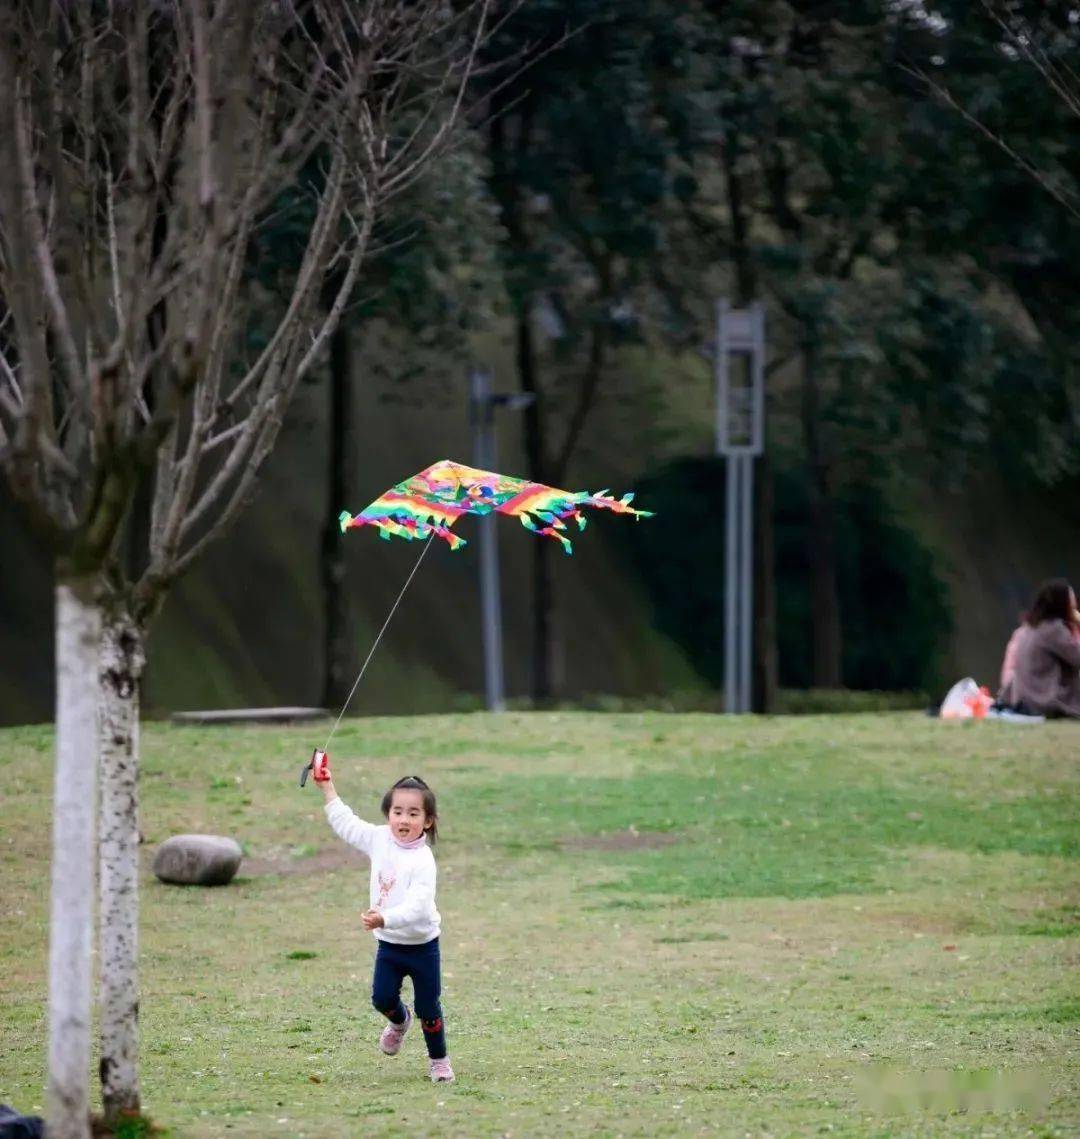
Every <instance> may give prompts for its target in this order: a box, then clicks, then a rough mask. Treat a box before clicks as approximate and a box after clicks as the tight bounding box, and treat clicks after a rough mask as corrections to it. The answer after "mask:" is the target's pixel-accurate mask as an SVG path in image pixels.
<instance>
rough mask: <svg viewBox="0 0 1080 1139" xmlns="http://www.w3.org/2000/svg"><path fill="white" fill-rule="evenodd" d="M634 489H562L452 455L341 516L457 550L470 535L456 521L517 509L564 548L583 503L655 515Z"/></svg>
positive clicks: (581, 523)
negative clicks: (637, 501)
mask: <svg viewBox="0 0 1080 1139" xmlns="http://www.w3.org/2000/svg"><path fill="white" fill-rule="evenodd" d="M633 498H634V496H633V494H624V495H623V496H622V498H614V497H613V496H611V495H609V494H608V492H607V491H606V490H602V491H599V492H597V493H596V494H589V493H588V491H584V490H582V491H572V490H559V489H558V488H557V487H553V486H544V484H543V483H538V482H528V481H527V480H526V479H514V478H510V477H509V476H507V475H499V474H496V473H495V472H494V471H478V470H477V469H476V468H475V467H466V466H465V465H464V464H463V463H455V462H452V461H451V460H450V459H442V460H441V461H440V462H438V463H435V464H433V465H432V466H430V467H428V468H427V470H424V471H421V472H420V473H419V474H416V475H413V476H412V478H408V479H406V480H405V481H404V482H400V483H398V484H397V486H394V487H391V488H390V489H389V490H388V491H387V492H386V493H385V494H383V495H380V497H379V498H377V499H376V500H375V501H374V502H373V503H372V504H371V505H370V506H367V507H365V508H364V509H363V510H361V511H360V513H359V514H349V513H348V511H343V512H342V513H341V515H340V516H339V521H340V523H341V529H342V532H344V531H346V530H351V529H352V528H353V527H354V526H377V527H378V528H379V537H380V538H385V539H387V540H389V538H390V536H391V535H397V536H398V537H399V538H408V539H409V540H410V541H411V540H412V539H414V538H429V537H431V535H432V534H437V535H438V536H439V537H440V538H442V539H443V541H444V542H448V543H449V545H450V548H451V549H452V550H456V549H458V548H459V547H461V546H464V545H465V539H464V538H461V537H459V536H458V535H457V534H452V533H451V532H450V527H451V526H453V525H454V523H455V522H456V521H457V520H458V519H459V518H460V517H461V516H462V515H463V514H490V513H491V512H492V511H497V512H498V513H500V514H516V515H517V516H518V518H520V519H521V524H522V526H524V527H525V528H526V529H527V530H532V531H533V532H534V533H536V534H542V535H545V536H546V537H549V538H556V539H558V541H560V542H562V544H563V549H564V550H565V551H566V552H567V553H568V554H572V553H573V552H574V551H573V548H572V546H571V545H570V540H569V538H567V537H566V535H565V534H564V533H563V531H565V530H566V522H565V519H568V518H573V519H574V520H575V521H576V522H577V524H578V529H579V530H584V529H585V521H586V519H585V516H584V515H583V514H582V513H581V508H582V507H583V506H594V507H599V508H600V509H603V510H612V511H614V512H615V513H616V514H633V515H634V516H635V517H638V518H649V517H651V516H652V511H650V510H635V509H634V508H633V507H632V506H631V505H630V503H631V502H632V501H633Z"/></svg>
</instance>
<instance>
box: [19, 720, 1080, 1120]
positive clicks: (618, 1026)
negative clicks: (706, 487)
mask: <svg viewBox="0 0 1080 1139" xmlns="http://www.w3.org/2000/svg"><path fill="white" fill-rule="evenodd" d="M325 732H326V728H325V726H320V727H318V729H316V728H315V727H311V726H309V727H305V728H289V729H278V728H273V729H271V728H231V729H225V728H222V729H206V728H187V727H185V728H178V727H172V726H168V725H165V724H148V725H146V726H145V729H144V736H143V753H144V764H143V766H144V771H143V780H142V794H143V809H142V830H143V834H144V836H145V839H146V845H145V847H144V858H145V862H144V867H145V869H144V874H143V887H142V932H141V938H142V1087H143V1096H144V1106H145V1109H146V1111H147V1112H148V1113H149V1114H150V1115H152V1116H153V1117H154V1118H155V1119H156V1120H157V1121H159V1122H160V1123H161V1124H162V1125H163V1126H165V1127H167V1128H168V1130H169V1134H170V1135H171V1136H175V1137H192V1139H196V1137H210V1136H252V1137H255V1136H291V1137H296V1136H308V1137H326V1139H330V1137H338V1136H341V1137H344V1136H358V1135H372V1134H374V1135H423V1134H438V1135H461V1136H496V1135H511V1136H543V1135H553V1136H554V1135H560V1136H561V1135H609V1136H617V1135H627V1136H629V1135H640V1136H653V1135H690V1134H698V1133H720V1134H727V1135H739V1136H742V1135H752V1136H759V1135H818V1134H832V1135H871V1136H886V1135H888V1136H892V1135H897V1136H899V1135H910V1136H916V1135H918V1136H938V1135H943V1136H958V1135H971V1136H998V1135H1000V1136H1013V1135H1028V1134H1031V1135H1036V1136H1065V1135H1074V1134H1077V1131H1078V1129H1080V1096H1078V1094H1077V1087H1076V1076H1077V1065H1076V1061H1077V1047H1078V1038H1077V1031H1076V1030H1077V1021H1078V1018H1080V999H1078V991H1077V985H1076V976H1077V974H1076V971H1075V967H1076V964H1077V953H1076V945H1077V942H1076V940H1075V939H1074V938H1075V934H1076V933H1077V930H1078V929H1080V921H1078V915H1080V910H1078V902H1080V882H1078V879H1077V874H1076V857H1077V849H1078V837H1080V828H1078V826H1077V805H1078V797H1077V782H1078V779H1077V767H1078V762H1080V727H1078V726H1077V725H1075V724H1048V725H1046V726H1043V727H1038V728H1030V727H1016V726H1012V725H1005V724H994V723H990V724H967V725H962V724H942V723H940V722H938V721H934V720H929V719H927V718H926V717H924V716H921V715H918V714H912V713H894V714H888V715H865V716H833V717H813V716H811V717H797V718H796V717H791V718H778V719H772V720H751V719H746V720H741V719H739V720H735V719H731V720H729V719H725V718H722V717H713V716H707V715H674V714H671V715H662V714H640V715H636V714H635V715H630V714H626V715H602V714H589V713H550V714H543V713H531V714H526V713H522V714H516V713H515V714H507V715H504V716H502V717H490V716H486V715H480V714H477V715H468V716H432V717H412V718H397V719H389V718H387V719H368V720H362V721H352V722H346V723H345V724H344V725H343V727H342V728H341V729H340V730H339V732H338V735H337V737H336V738H335V741H334V744H333V746H332V748H331V752H332V754H333V759H334V769H335V779H336V782H337V785H338V788H339V790H340V791H341V793H342V796H343V798H345V800H346V801H347V802H348V803H349V804H350V805H351V806H352V807H353V808H354V809H355V810H357V812H358V813H360V814H364V815H366V816H367V817H369V818H371V817H374V816H375V814H376V812H377V809H378V801H379V798H380V796H381V794H382V792H383V791H384V790H385V788H386V787H387V786H388V785H389V783H390V782H391V781H392V780H393V779H395V778H397V777H399V776H400V775H404V774H413V773H415V774H419V775H422V776H423V777H424V778H425V779H427V780H428V781H429V782H430V783H431V784H432V786H433V787H434V788H435V790H436V791H437V792H438V794H439V803H440V809H441V814H442V818H441V821H440V831H441V833H442V836H443V837H442V841H441V842H440V845H439V848H438V852H437V853H438V859H439V869H440V873H439V908H440V910H441V912H442V914H443V938H442V946H443V968H444V977H443V984H444V1009H445V1012H446V1017H447V1027H448V1032H449V1040H450V1049H451V1056H452V1058H453V1061H454V1066H455V1068H456V1071H457V1074H458V1081H457V1083H456V1084H454V1085H452V1086H440V1087H433V1086H432V1085H431V1084H429V1083H428V1082H427V1080H426V1064H425V1061H424V1052H423V1044H422V1041H421V1040H420V1039H419V1034H416V1035H415V1036H414V1035H412V1034H410V1037H409V1038H408V1039H407V1041H406V1044H405V1048H404V1049H403V1051H402V1054H401V1055H400V1056H398V1057H396V1058H394V1059H390V1058H387V1057H385V1056H383V1055H381V1054H380V1053H379V1052H378V1050H377V1048H376V1043H375V1042H376V1039H377V1037H378V1033H379V1031H380V1029H381V1027H382V1024H381V1022H380V1018H379V1017H378V1016H377V1015H376V1014H375V1013H374V1012H373V1011H372V1010H371V1008H370V1005H369V999H368V994H369V986H370V973H371V963H372V957H373V943H372V938H371V936H370V935H368V934H365V933H364V932H363V931H362V930H361V928H360V923H359V913H360V911H361V909H362V908H364V906H365V905H366V897H367V873H366V864H365V863H364V861H363V859H362V858H361V856H359V855H358V854H356V853H355V852H353V851H351V850H350V849H349V848H347V847H345V846H344V844H342V843H340V842H339V841H338V840H337V839H336V838H335V837H334V835H333V834H332V832H331V831H330V829H329V827H328V826H327V825H326V823H325V820H324V817H323V814H322V809H321V798H320V796H319V795H318V792H317V791H316V790H314V789H313V788H311V787H310V785H309V787H308V788H307V790H305V791H303V792H301V791H300V790H299V788H298V787H297V785H296V776H297V773H298V770H299V768H300V766H301V764H302V762H303V760H304V759H305V758H306V756H307V755H309V754H310V750H311V747H312V746H313V745H315V744H319V745H321V744H322V742H323V739H324V737H325ZM51 747H52V741H51V732H50V731H49V730H47V729H45V728H20V729H8V730H5V731H3V732H0V778H2V781H3V787H4V792H3V798H2V800H0V836H2V838H0V859H2V874H3V878H2V881H3V890H2V894H0V921H2V926H0V930H2V932H0V1024H2V1028H3V1033H2V1039H0V1100H2V1101H4V1102H7V1103H12V1104H14V1105H16V1106H17V1107H18V1108H19V1109H20V1110H24V1111H30V1110H37V1109H40V1105H41V1104H42V1103H43V1083H44V1045H45V1019H44V1015H45V1014H44V1008H45V997H46V992H45V976H46V955H47V922H46V915H47V893H48V861H49V845H50V842H49V811H50V771H51ZM181 831H206V832H214V833H221V834H228V835H232V836H233V837H235V838H236V839H237V840H238V841H239V842H240V843H241V844H242V845H243V847H244V850H245V854H246V855H247V858H246V860H245V863H244V866H243V867H242V868H241V872H240V876H239V877H238V878H237V879H236V880H235V881H234V882H233V884H232V885H230V886H228V887H225V888H220V889H215V890H200V889H183V888H177V887H168V886H164V885H162V884H160V883H159V882H157V880H156V879H154V878H153V876H152V875H151V874H150V873H149V863H150V859H151V858H152V854H153V850H154V848H155V845H156V844H157V843H158V842H160V841H161V840H163V839H165V838H166V837H168V836H169V835H171V834H175V833H178V832H181Z"/></svg>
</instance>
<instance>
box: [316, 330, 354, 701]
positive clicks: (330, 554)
mask: <svg viewBox="0 0 1080 1139" xmlns="http://www.w3.org/2000/svg"><path fill="white" fill-rule="evenodd" d="M352 416H353V389H352V350H351V344H350V341H349V330H348V329H347V328H345V327H344V326H343V325H341V324H339V325H338V326H337V328H336V329H335V330H334V334H333V336H331V338H330V455H329V463H328V468H329V469H328V479H327V502H326V523H325V526H324V528H323V540H322V578H323V605H324V616H325V624H326V632H325V642H324V644H325V653H326V665H325V668H326V673H325V679H324V682H323V704H324V705H325V706H326V707H327V708H338V707H340V706H341V705H342V704H344V703H345V699H346V697H347V696H348V694H349V685H350V683H351V681H352V672H353V663H354V662H353V635H352V610H351V607H350V605H349V596H348V593H347V591H346V589H345V569H346V567H345V543H344V535H343V534H342V533H341V526H340V525H339V524H338V514H339V513H340V512H341V509H342V506H343V504H344V503H345V502H346V501H347V500H348V491H349V478H350V476H351V474H352V471H353V461H352V448H351V446H350V443H351V440H352Z"/></svg>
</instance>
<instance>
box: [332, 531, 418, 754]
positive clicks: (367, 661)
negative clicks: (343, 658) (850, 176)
mask: <svg viewBox="0 0 1080 1139" xmlns="http://www.w3.org/2000/svg"><path fill="white" fill-rule="evenodd" d="M342 529H344V526H343V527H342ZM434 537H435V532H434V530H433V531H432V532H431V533H430V534H429V535H428V540H427V541H426V542H425V543H424V547H423V549H422V550H421V551H420V556H419V557H418V558H417V559H416V565H414V566H413V568H412V572H411V573H410V574H409V576H408V577H407V578H406V579H405V584H404V585H403V586H402V587H401V592H400V593H399V594H398V595H397V600H396V601H395V602H394V604H393V605H392V606H391V607H390V612H389V613H388V614H387V615H386V620H385V621H384V622H383V624H382V628H381V629H380V630H379V635H378V636H377V637H376V638H375V643H374V644H373V645H372V646H371V649H370V650H369V651H368V655H367V658H366V659H365V660H364V663H363V664H362V665H361V666H360V672H359V673H358V674H357V677H356V680H355V681H354V682H353V686H352V688H351V689H350V690H349V695H348V696H346V697H345V703H344V704H342V706H341V711H340V712H338V718H337V719H336V720H335V721H334V726H333V727H332V728H331V729H330V734H329V735H328V736H327V737H326V743H325V744H323V751H324V752H325V751H329V750H330V741H331V740H332V739H333V738H334V733H335V732H336V731H337V730H338V724H340V723H341V717H342V716H344V715H345V709H346V708H348V706H349V701H350V700H352V698H353V696H354V694H355V693H356V689H357V688H358V687H359V684H360V681H361V679H362V678H363V675H364V673H365V672H366V671H367V666H368V665H369V664H370V663H371V658H372V657H373V656H374V655H375V650H376V649H377V648H378V647H379V642H380V641H381V640H382V635H383V633H385V632H386V626H387V625H389V624H390V619H391V618H392V617H393V616H394V614H395V613H396V612H397V607H398V606H399V605H400V604H401V599H402V598H403V597H404V596H405V590H407V589H408V588H409V583H410V582H411V581H412V579H413V578H414V577H415V576H416V571H417V570H418V569H419V568H420V563H421V562H422V561H423V560H424V555H425V554H426V553H427V552H428V547H429V546H430V545H431V539H432V538H434Z"/></svg>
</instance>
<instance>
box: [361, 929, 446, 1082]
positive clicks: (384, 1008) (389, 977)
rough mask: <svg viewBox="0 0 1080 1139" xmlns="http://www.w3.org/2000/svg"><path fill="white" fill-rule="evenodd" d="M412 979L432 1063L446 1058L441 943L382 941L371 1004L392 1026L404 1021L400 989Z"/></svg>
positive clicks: (415, 1002) (417, 1013)
mask: <svg viewBox="0 0 1080 1139" xmlns="http://www.w3.org/2000/svg"><path fill="white" fill-rule="evenodd" d="M406 977H411V978H412V983H413V1004H414V1005H415V1008H416V1015H417V1017H418V1018H419V1020H420V1025H421V1027H422V1028H423V1030H424V1043H425V1044H426V1045H427V1050H428V1055H429V1056H430V1057H431V1058H432V1059H433V1060H441V1059H442V1057H443V1056H445V1055H446V1032H445V1031H444V1029H443V1018H442V1006H441V1005H440V1004H439V994H440V993H441V991H442V981H441V979H440V966H439V939H438V938H437V937H435V938H432V940H431V941H428V942H425V943H424V944H423V945H394V944H392V943H391V942H389V941H380V942H379V948H378V949H377V950H376V952H375V977H374V979H373V980H372V982H371V1003H372V1004H373V1005H374V1006H375V1007H376V1008H377V1009H378V1010H379V1012H381V1013H382V1014H383V1016H385V1017H386V1018H387V1020H389V1021H391V1023H393V1024H402V1023H403V1022H404V1020H405V1006H404V1005H402V1003H401V986H402V984H403V983H404V981H405V978H406Z"/></svg>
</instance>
